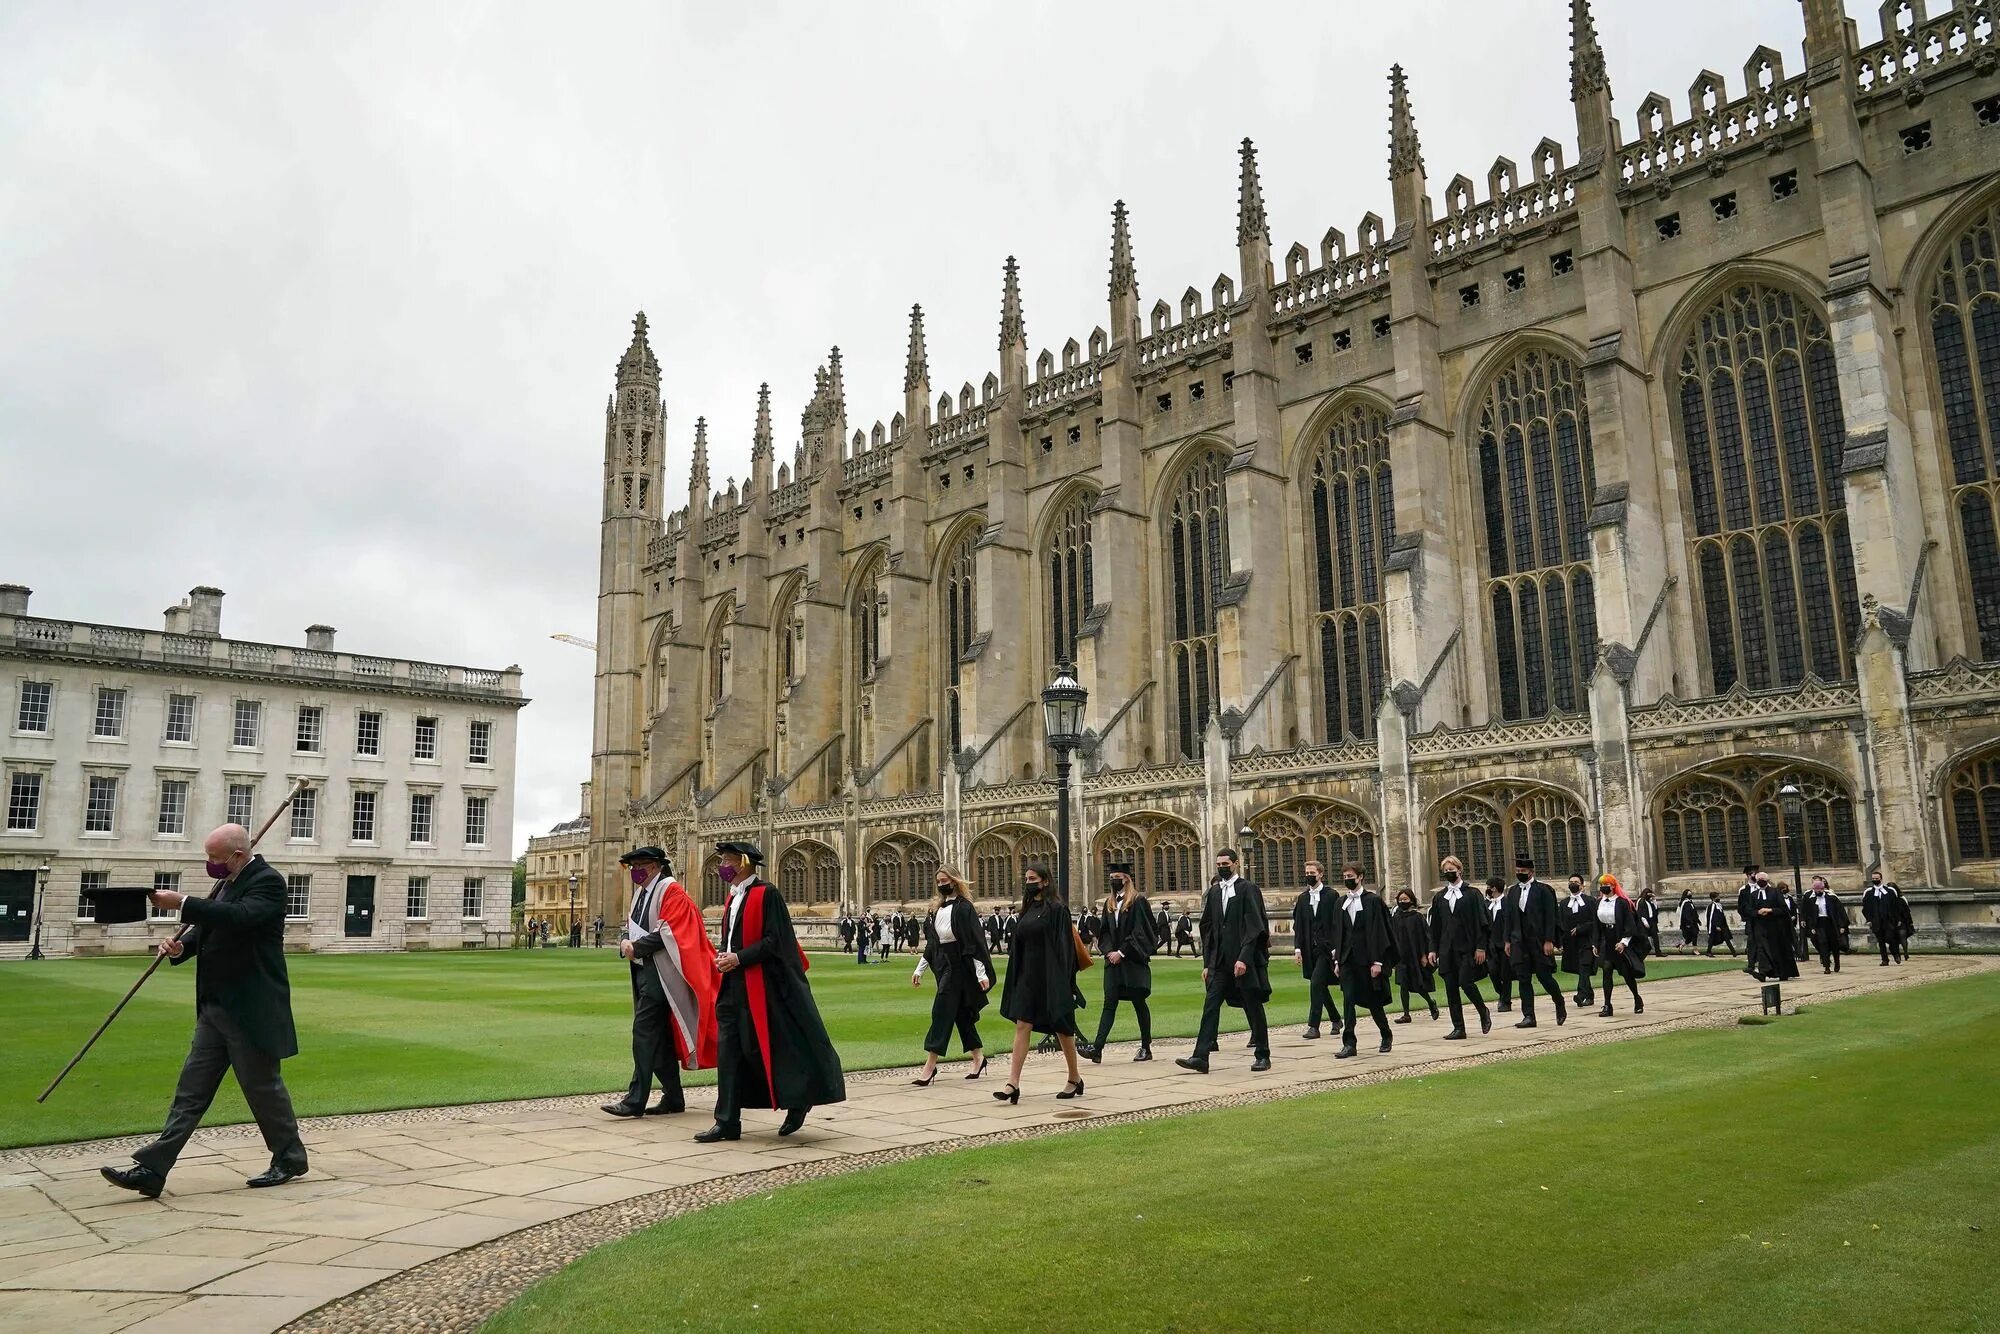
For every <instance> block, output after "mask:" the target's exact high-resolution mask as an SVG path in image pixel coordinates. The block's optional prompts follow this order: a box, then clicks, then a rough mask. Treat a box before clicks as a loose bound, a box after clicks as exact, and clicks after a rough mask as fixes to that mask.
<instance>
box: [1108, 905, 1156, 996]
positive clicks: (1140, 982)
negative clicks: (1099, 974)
mask: <svg viewBox="0 0 2000 1334" xmlns="http://www.w3.org/2000/svg"><path fill="white" fill-rule="evenodd" d="M1097 929H1098V931H1099V932H1100V933H1102V934H1101V940H1102V948H1103V955H1104V957H1103V959H1102V960H1101V963H1102V965H1103V968H1104V999H1105V1001H1106V1003H1107V1004H1108V1003H1109V1002H1111V1001H1121V1000H1126V1001H1129V1000H1144V999H1146V997H1148V996H1150V995H1152V994H1153V965H1152V963H1151V962H1150V960H1151V959H1152V957H1153V952H1154V951H1155V950H1157V949H1158V948H1159V938H1158V937H1157V936H1156V935H1155V934H1154V926H1153V906H1152V905H1151V904H1150V903H1147V902H1146V896H1145V895H1143V894H1141V895H1139V896H1138V897H1137V898H1135V899H1133V900H1132V906H1131V907H1130V908H1124V909H1121V908H1120V907H1119V905H1118V902H1117V900H1115V899H1114V900H1112V901H1110V902H1108V903H1106V904H1105V905H1104V911H1103V913H1102V914H1100V915H1099V917H1098V919H1097ZM1113 954H1116V955H1118V962H1117V963H1113V962H1111V956H1112V955H1113Z"/></svg>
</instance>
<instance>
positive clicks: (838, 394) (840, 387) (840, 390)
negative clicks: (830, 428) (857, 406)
mask: <svg viewBox="0 0 2000 1334" xmlns="http://www.w3.org/2000/svg"><path fill="white" fill-rule="evenodd" d="M826 398H827V403H828V405H829V406H831V407H832V408H833V409H834V410H835V411H836V412H838V413H839V415H840V420H841V422H842V423H843V424H844V423H845V422H846V420H847V412H846V408H847V388H846V386H845V385H844V384H843V383H842V381H841V378H840V348H839V346H838V345H836V346H835V347H834V349H833V351H832V352H831V353H829V354H828V355H827V359H826Z"/></svg>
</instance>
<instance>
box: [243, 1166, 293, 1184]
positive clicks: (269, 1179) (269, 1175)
mask: <svg viewBox="0 0 2000 1334" xmlns="http://www.w3.org/2000/svg"><path fill="white" fill-rule="evenodd" d="M305 1174H306V1169H305V1168H303V1167H301V1168H300V1169H299V1170H298V1171H296V1172H294V1171H292V1170H291V1169H290V1168H289V1167H276V1166H273V1167H267V1168H265V1169H264V1170H263V1171H262V1172H260V1173H258V1174H257V1175H256V1176H254V1177H251V1178H250V1179H249V1180H248V1181H246V1182H244V1183H243V1184H244V1185H246V1186H250V1187H253V1188H262V1187H264V1186H282V1185H284V1184H285V1183H286V1182H287V1181H291V1180H294V1179H296V1178H298V1177H302V1176H304V1175H305Z"/></svg>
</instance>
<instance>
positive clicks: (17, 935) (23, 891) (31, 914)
mask: <svg viewBox="0 0 2000 1334" xmlns="http://www.w3.org/2000/svg"><path fill="white" fill-rule="evenodd" d="M34 920H35V873H34V872H33V871H0V941H12V940H26V939H27V938H28V928H29V927H30V926H32V925H33V924H34Z"/></svg>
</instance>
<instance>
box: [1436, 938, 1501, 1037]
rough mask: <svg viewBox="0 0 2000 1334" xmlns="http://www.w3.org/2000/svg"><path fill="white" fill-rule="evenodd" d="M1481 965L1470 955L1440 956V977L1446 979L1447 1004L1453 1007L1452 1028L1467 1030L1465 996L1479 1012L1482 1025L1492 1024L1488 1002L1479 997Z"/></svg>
mask: <svg viewBox="0 0 2000 1334" xmlns="http://www.w3.org/2000/svg"><path fill="white" fill-rule="evenodd" d="M1478 970H1479V965H1478V964H1476V963H1474V962H1473V961H1472V956H1471V955H1469V954H1441V955H1439V956H1438V975H1439V976H1440V977H1442V978H1444V999H1445V1004H1446V1005H1448V1006H1450V1007H1451V1026H1452V1027H1453V1028H1455V1029H1459V1030H1460V1031H1463V1030H1464V1028H1465V1008H1464V1006H1463V1004H1462V1002H1461V1001H1460V996H1461V994H1463V996H1464V998H1465V999H1466V1000H1470V1001H1471V1002H1472V1005H1473V1008H1474V1009H1476V1010H1478V1011H1479V1021H1480V1023H1482V1024H1484V1023H1489V1022H1491V1017H1490V1016H1489V1015H1488V1014H1487V1013H1486V1002H1485V1001H1484V1000H1482V999H1481V998H1480V995H1479V978H1478V975H1477V974H1478Z"/></svg>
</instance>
